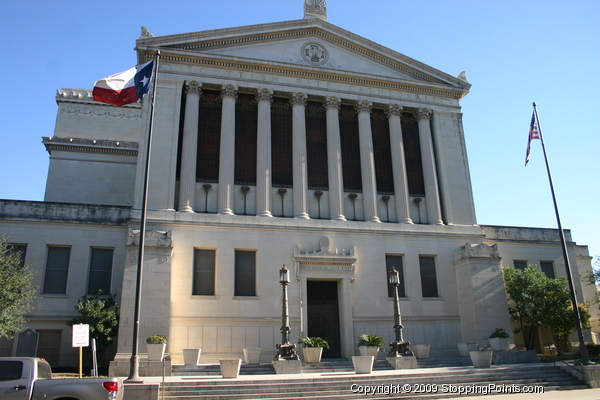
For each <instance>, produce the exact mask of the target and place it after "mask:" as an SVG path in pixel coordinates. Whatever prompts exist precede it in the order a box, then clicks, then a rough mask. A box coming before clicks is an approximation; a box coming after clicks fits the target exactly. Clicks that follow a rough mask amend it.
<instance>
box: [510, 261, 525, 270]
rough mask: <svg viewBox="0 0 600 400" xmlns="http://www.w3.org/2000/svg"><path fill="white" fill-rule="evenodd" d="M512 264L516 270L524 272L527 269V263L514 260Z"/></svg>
mask: <svg viewBox="0 0 600 400" xmlns="http://www.w3.org/2000/svg"><path fill="white" fill-rule="evenodd" d="M513 264H514V265H515V268H516V269H520V270H524V269H525V268H527V261H519V260H514V261H513Z"/></svg>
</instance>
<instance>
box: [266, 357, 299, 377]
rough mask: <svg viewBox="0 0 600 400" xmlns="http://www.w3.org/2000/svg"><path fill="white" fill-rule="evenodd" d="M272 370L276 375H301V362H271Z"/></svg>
mask: <svg viewBox="0 0 600 400" xmlns="http://www.w3.org/2000/svg"><path fill="white" fill-rule="evenodd" d="M273 369H274V370H275V373H276V374H301V373H302V362H300V360H273Z"/></svg>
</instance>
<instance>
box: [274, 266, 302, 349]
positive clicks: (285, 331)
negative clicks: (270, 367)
mask: <svg viewBox="0 0 600 400" xmlns="http://www.w3.org/2000/svg"><path fill="white" fill-rule="evenodd" d="M279 283H281V287H282V290H283V294H282V296H281V297H282V298H281V309H282V311H281V344H278V345H277V346H276V347H277V354H275V360H298V354H296V350H294V349H295V348H296V345H295V344H291V343H290V332H291V331H292V328H290V316H289V311H288V293H287V285H289V284H290V271H289V270H288V269H287V268H286V266H285V264H284V265H283V268H281V269H280V270H279Z"/></svg>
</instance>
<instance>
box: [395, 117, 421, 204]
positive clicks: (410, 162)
mask: <svg viewBox="0 0 600 400" xmlns="http://www.w3.org/2000/svg"><path fill="white" fill-rule="evenodd" d="M401 123H402V141H403V143H404V157H405V158H406V176H407V179H408V192H409V193H410V194H411V195H412V196H425V181H424V180H423V165H422V162H421V142H420V140H419V127H418V126H417V121H416V120H415V117H414V116H413V115H412V114H409V113H402V118H401Z"/></svg>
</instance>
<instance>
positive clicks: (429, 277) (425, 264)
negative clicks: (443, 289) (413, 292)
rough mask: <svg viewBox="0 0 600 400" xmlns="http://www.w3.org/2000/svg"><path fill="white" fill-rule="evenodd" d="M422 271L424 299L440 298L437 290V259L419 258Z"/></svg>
mask: <svg viewBox="0 0 600 400" xmlns="http://www.w3.org/2000/svg"><path fill="white" fill-rule="evenodd" d="M419 266H420V269H421V289H422V291H423V297H439V295H438V288H437V277H436V275H435V257H430V256H421V257H419Z"/></svg>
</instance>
